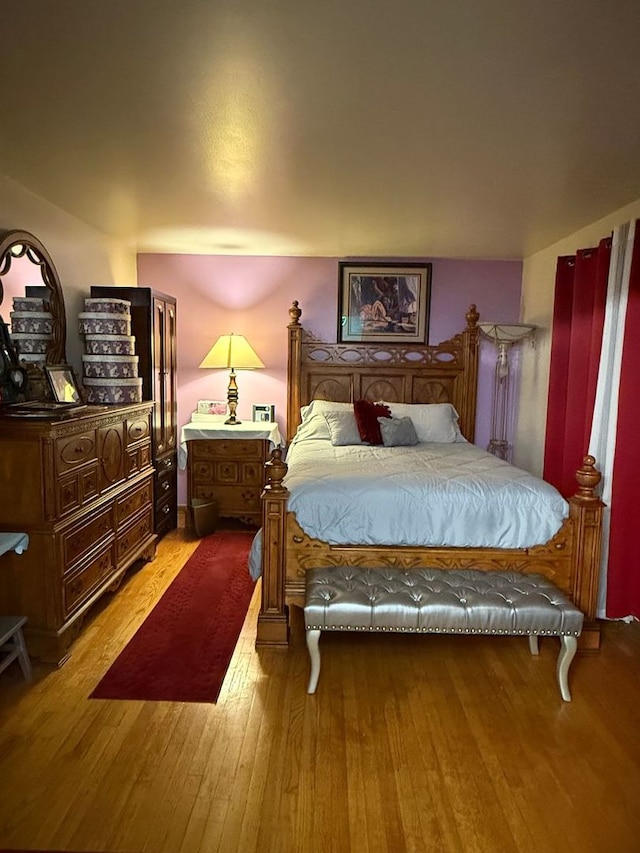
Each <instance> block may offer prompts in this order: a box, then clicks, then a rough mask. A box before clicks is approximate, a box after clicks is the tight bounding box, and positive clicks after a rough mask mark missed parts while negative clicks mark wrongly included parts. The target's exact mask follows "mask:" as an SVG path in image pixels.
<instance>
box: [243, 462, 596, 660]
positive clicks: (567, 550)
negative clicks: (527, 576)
mask: <svg viewBox="0 0 640 853" xmlns="http://www.w3.org/2000/svg"><path fill="white" fill-rule="evenodd" d="M267 468H268V475H267V476H268V484H267V486H266V488H265V490H264V493H263V559H262V572H263V574H262V607H261V610H260V615H259V617H258V632H257V638H256V646H274V645H275V646H277V645H286V644H287V642H288V612H287V607H288V606H289V605H299V606H303V604H304V586H305V574H306V572H307V571H308V570H309V569H311V568H317V567H321V566H340V565H349V566H369V567H377V566H396V567H399V568H403V569H412V568H419V567H430V568H437V569H445V570H446V569H452V570H454V569H465V568H468V569H482V570H485V571H514V572H525V573H535V574H540V575H543V576H544V577H546V578H549V580H551V581H553V583H555V584H556V586H558V587H559V588H560V589H562V590H563V591H564V592H566V593H567V594H568V595H569V596H570V598H571V600H572V601H573V602H574V603H575V604H576V605H577V606H578V607H579V608H580V610H582V612H583V613H584V614H585V625H584V628H583V632H582V635H581V638H580V648H581V649H589V650H596V649H598V648H599V645H600V629H599V626H598V623H597V622H596V620H595V611H596V601H597V590H598V576H599V571H600V548H601V529H602V509H603V503H602V501H601V500H600V499H599V498H598V497H597V495H596V493H595V489H596V487H597V486H598V483H599V482H600V474H599V472H598V471H597V470H596V469H595V459H594V458H593V457H592V456H585V458H584V462H583V465H582V467H581V468H580V469H579V470H578V472H577V473H576V480H577V481H578V490H577V492H576V494H575V495H574V496H573V497H572V498H571V499H570V500H569V504H570V510H569V518H568V519H566V521H565V522H564V524H563V526H562V528H561V529H560V530H559V532H558V533H557V534H556V535H555V536H554V537H553V539H551V540H550V541H549V542H547V543H545V544H544V545H538V546H536V547H534V548H526V549H509V550H504V549H499V548H420V547H402V548H400V547H392V546H377V547H376V546H367V547H363V546H358V545H329V544H327V543H326V542H321V541H319V540H318V539H312V538H311V537H310V536H308V535H307V534H306V533H305V532H304V531H303V530H302V528H301V527H300V526H299V525H298V523H297V520H296V517H295V514H294V513H291V512H288V511H287V500H288V497H289V493H288V491H287V489H286V488H285V487H284V486H283V485H282V479H283V477H284V475H285V474H286V471H287V466H286V465H285V464H284V463H283V462H282V454H281V451H280V450H274V451H273V454H272V460H271V463H267Z"/></svg>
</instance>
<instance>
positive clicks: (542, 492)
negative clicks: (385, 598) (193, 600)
mask: <svg viewBox="0 0 640 853" xmlns="http://www.w3.org/2000/svg"><path fill="white" fill-rule="evenodd" d="M287 463H288V465H289V472H288V474H287V476H286V478H285V480H284V484H285V485H286V486H287V488H288V489H289V491H290V494H291V496H290V498H289V509H290V510H291V511H293V512H295V513H296V517H297V519H298V522H299V524H300V526H301V527H302V529H303V530H304V531H305V532H306V533H308V534H309V535H310V536H312V537H314V538H316V539H321V540H323V541H325V542H329V543H332V544H336V545H348V544H363V545H425V546H427V545H432V546H457V547H496V548H528V547H531V546H533V545H539V544H542V543H544V542H546V541H547V540H549V539H550V538H551V537H552V536H553V535H554V534H555V533H557V531H558V530H559V529H560V527H561V525H562V521H563V519H564V518H566V517H567V514H568V504H567V502H566V501H565V500H564V499H563V498H562V496H561V495H560V494H559V492H557V491H556V490H555V489H554V488H553V487H552V486H550V485H549V484H548V483H545V482H544V481H543V480H541V479H539V478H538V477H534V476H533V475H532V474H529V473H528V472H526V471H523V470H521V469H520V468H516V467H514V466H513V465H510V464H509V463H507V462H503V461H502V460H500V459H497V458H496V457H495V456H492V455H491V454H490V453H487V452H486V451H484V450H480V449H479V448H478V447H476V446H475V445H473V444H468V443H466V442H462V443H460V442H456V443H454V444H418V445H416V446H415V447H377V446H376V447H371V446H368V445H366V446H348V447H333V446H332V445H331V443H330V442H329V441H325V440H314V441H302V442H299V443H296V442H294V443H293V444H292V446H291V448H290V450H289V454H288V457H287ZM257 549H258V543H256V548H255V549H254V551H255V550H257ZM256 557H257V554H254V555H252V560H251V570H252V574H254V576H255V574H256V573H259V567H258V566H257V565H256Z"/></svg>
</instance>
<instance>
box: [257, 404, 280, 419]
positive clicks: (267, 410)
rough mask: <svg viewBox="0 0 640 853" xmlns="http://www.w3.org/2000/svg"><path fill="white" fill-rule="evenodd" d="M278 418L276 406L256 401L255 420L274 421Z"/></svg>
mask: <svg viewBox="0 0 640 853" xmlns="http://www.w3.org/2000/svg"><path fill="white" fill-rule="evenodd" d="M275 419H276V407H275V406H273V405H271V404H270V403H256V404H255V405H254V407H253V420H254V421H257V422H263V423H267V422H269V423H273V421H275Z"/></svg>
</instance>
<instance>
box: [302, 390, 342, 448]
mask: <svg viewBox="0 0 640 853" xmlns="http://www.w3.org/2000/svg"><path fill="white" fill-rule="evenodd" d="M325 412H350V413H351V414H353V404H352V403H334V402H332V401H331V400H312V401H311V402H310V403H309V405H308V406H302V408H301V409H300V417H301V419H302V420H301V423H300V426H299V427H298V429H297V431H296V435H295V440H296V441H313V440H316V439H324V440H326V441H329V440H330V439H331V433H330V432H329V426H328V424H327V421H326V420H325V417H324V415H325Z"/></svg>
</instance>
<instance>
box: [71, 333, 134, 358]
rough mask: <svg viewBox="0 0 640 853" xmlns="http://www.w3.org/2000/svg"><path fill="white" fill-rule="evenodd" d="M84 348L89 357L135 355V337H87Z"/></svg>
mask: <svg viewBox="0 0 640 853" xmlns="http://www.w3.org/2000/svg"><path fill="white" fill-rule="evenodd" d="M84 348H85V350H86V351H87V354H88V355H135V351H136V339H135V338H134V337H133V335H85V339H84Z"/></svg>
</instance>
